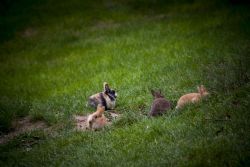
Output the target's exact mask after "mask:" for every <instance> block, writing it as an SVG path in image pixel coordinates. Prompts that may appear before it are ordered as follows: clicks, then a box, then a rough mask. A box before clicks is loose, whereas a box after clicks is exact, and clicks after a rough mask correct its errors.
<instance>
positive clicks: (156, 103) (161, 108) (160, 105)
mask: <svg viewBox="0 0 250 167" xmlns="http://www.w3.org/2000/svg"><path fill="white" fill-rule="evenodd" d="M151 93H152V95H153V97H154V100H153V104H152V106H151V110H150V112H149V116H159V115H162V114H164V113H165V112H166V111H167V110H168V109H171V103H170V102H169V101H168V100H166V99H165V97H164V96H163V95H162V94H161V91H153V90H151Z"/></svg>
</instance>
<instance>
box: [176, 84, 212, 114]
mask: <svg viewBox="0 0 250 167" xmlns="http://www.w3.org/2000/svg"><path fill="white" fill-rule="evenodd" d="M197 89H198V93H188V94H185V95H183V96H181V97H180V99H179V100H178V102H177V106H176V109H179V108H182V107H183V106H185V105H186V104H188V103H198V102H199V101H200V100H201V99H202V98H203V97H205V96H207V95H209V93H208V92H207V90H206V88H205V87H204V86H203V85H201V86H198V87H197Z"/></svg>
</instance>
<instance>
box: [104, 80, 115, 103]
mask: <svg viewBox="0 0 250 167" xmlns="http://www.w3.org/2000/svg"><path fill="white" fill-rule="evenodd" d="M103 92H104V93H105V94H107V95H109V96H111V97H112V98H114V99H115V98H116V97H117V93H116V92H115V90H114V89H110V87H109V85H108V83H107V82H104V83H103Z"/></svg>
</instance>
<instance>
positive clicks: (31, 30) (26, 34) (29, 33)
mask: <svg viewBox="0 0 250 167" xmlns="http://www.w3.org/2000/svg"><path fill="white" fill-rule="evenodd" d="M36 34H37V30H35V29H34V28H27V29H26V30H24V32H22V34H21V36H22V37H24V38H29V37H32V36H35V35H36Z"/></svg>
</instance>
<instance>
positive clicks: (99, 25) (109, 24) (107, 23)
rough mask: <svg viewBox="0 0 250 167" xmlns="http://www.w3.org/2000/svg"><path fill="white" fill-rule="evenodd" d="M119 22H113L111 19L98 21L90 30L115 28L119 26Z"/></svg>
mask: <svg viewBox="0 0 250 167" xmlns="http://www.w3.org/2000/svg"><path fill="white" fill-rule="evenodd" d="M119 27H120V24H119V23H115V22H114V21H113V20H107V21H99V22H97V23H96V24H95V25H94V26H93V27H92V28H91V30H92V31H97V30H103V29H105V30H106V29H115V28H119Z"/></svg>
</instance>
